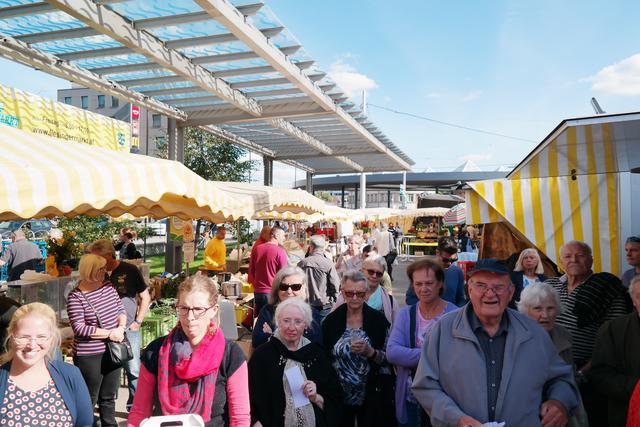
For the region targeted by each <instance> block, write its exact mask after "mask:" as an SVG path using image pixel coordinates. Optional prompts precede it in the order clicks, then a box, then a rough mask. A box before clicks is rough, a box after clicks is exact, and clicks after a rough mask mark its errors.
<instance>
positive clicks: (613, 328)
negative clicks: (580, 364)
mask: <svg viewBox="0 0 640 427" xmlns="http://www.w3.org/2000/svg"><path fill="white" fill-rule="evenodd" d="M591 364H592V365H591V369H590V370H589V371H588V373H587V376H588V378H589V380H590V381H591V382H592V383H593V385H594V387H595V388H597V389H598V391H600V392H601V393H602V394H603V395H605V396H607V403H608V411H607V412H608V418H609V419H608V426H609V427H624V426H625V425H626V420H627V410H628V409H629V399H630V398H631V394H632V393H633V389H634V387H635V386H636V383H637V382H638V380H640V316H638V312H636V311H635V310H634V311H633V313H631V314H628V315H626V316H622V317H618V318H616V319H613V320H610V321H608V322H606V323H605V324H604V325H602V327H601V328H600V330H599V331H598V337H597V339H596V346H595V348H594V350H593V357H592V359H591Z"/></svg>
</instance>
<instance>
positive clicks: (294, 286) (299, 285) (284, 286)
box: [278, 283, 302, 292]
mask: <svg viewBox="0 0 640 427" xmlns="http://www.w3.org/2000/svg"><path fill="white" fill-rule="evenodd" d="M289 288H291V290H292V291H293V292H298V291H299V290H300V289H302V283H291V284H287V283H280V285H278V289H279V290H281V291H282V292H287V291H288V290H289Z"/></svg>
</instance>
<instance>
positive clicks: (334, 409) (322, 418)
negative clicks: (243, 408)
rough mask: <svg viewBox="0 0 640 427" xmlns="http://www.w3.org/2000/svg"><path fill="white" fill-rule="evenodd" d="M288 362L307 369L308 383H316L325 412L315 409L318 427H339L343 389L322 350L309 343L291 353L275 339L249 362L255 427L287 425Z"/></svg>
mask: <svg viewBox="0 0 640 427" xmlns="http://www.w3.org/2000/svg"><path fill="white" fill-rule="evenodd" d="M286 359H292V360H295V361H297V362H300V363H301V364H302V365H303V367H304V372H305V375H306V377H307V379H308V380H311V381H313V382H315V383H316V387H317V392H318V394H320V395H321V396H322V397H323V399H324V409H322V410H320V408H319V407H317V406H316V405H313V410H314V413H315V417H316V426H318V427H323V426H336V425H338V424H339V423H340V415H341V410H342V388H341V387H340V384H339V383H338V378H337V377H336V374H335V372H334V371H333V368H332V367H331V364H330V363H329V359H328V358H327V356H326V354H325V352H324V350H323V349H322V347H320V346H319V345H318V344H315V343H309V344H307V345H305V346H304V347H302V348H301V349H299V350H297V351H290V350H289V349H287V348H286V347H285V346H284V344H282V342H280V340H279V339H277V338H273V337H272V338H271V339H270V340H269V341H268V342H266V343H265V344H262V345H261V346H259V347H258V348H257V349H256V350H255V351H254V352H253V354H252V355H251V359H250V360H249V395H250V397H251V425H253V424H254V423H255V422H256V421H260V422H261V423H262V425H263V426H264V427H280V426H283V425H284V411H285V394H284V386H283V382H282V377H283V375H284V367H285V365H286Z"/></svg>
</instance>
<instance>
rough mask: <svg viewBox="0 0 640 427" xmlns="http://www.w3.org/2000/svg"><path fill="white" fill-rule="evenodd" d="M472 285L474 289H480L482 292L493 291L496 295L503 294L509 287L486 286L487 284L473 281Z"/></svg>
mask: <svg viewBox="0 0 640 427" xmlns="http://www.w3.org/2000/svg"><path fill="white" fill-rule="evenodd" d="M472 286H474V287H475V288H476V289H478V290H479V291H481V292H482V293H483V294H486V293H487V292H488V291H493V293H495V294H496V295H502V294H504V293H505V292H506V290H507V289H508V288H509V286H508V285H493V286H488V285H485V284H484V283H473V284H472Z"/></svg>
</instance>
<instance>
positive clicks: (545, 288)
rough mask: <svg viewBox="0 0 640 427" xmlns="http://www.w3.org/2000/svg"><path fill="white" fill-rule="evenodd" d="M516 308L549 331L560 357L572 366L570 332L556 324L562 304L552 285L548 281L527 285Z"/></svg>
mask: <svg viewBox="0 0 640 427" xmlns="http://www.w3.org/2000/svg"><path fill="white" fill-rule="evenodd" d="M518 310H519V311H520V313H522V314H524V315H526V316H528V317H530V318H531V319H533V320H535V321H536V322H538V323H539V324H540V326H542V327H543V328H544V330H545V331H547V332H548V333H549V336H550V337H551V341H553V344H554V345H555V346H556V350H558V354H560V357H562V358H563V359H564V361H565V362H567V363H568V364H569V365H572V366H573V353H572V350H571V345H572V344H571V334H570V333H569V331H567V330H566V329H565V328H563V327H562V326H560V325H556V317H557V316H558V314H560V311H561V310H562V304H561V303H560V296H559V295H558V293H557V292H556V290H555V289H554V288H553V286H551V285H549V284H548V283H534V284H533V285H529V286H527V287H526V288H525V289H524V290H523V291H522V294H521V295H520V301H519V302H518Z"/></svg>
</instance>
